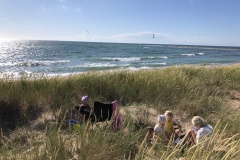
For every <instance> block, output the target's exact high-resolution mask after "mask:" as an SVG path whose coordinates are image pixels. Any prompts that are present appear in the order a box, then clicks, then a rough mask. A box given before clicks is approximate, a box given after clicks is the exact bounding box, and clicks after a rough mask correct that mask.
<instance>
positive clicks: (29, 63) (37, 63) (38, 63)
mask: <svg viewBox="0 0 240 160" xmlns="http://www.w3.org/2000/svg"><path fill="white" fill-rule="evenodd" d="M69 62H70V60H58V61H36V60H32V61H30V60H29V61H26V62H21V63H18V65H19V66H28V67H31V66H50V65H55V64H65V63H69Z"/></svg>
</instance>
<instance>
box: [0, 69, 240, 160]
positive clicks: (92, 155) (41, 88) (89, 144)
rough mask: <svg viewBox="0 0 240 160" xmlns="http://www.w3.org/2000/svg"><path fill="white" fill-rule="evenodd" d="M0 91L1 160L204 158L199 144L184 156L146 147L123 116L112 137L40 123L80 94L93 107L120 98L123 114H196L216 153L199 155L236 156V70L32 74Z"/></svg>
mask: <svg viewBox="0 0 240 160" xmlns="http://www.w3.org/2000/svg"><path fill="white" fill-rule="evenodd" d="M0 89H1V90H0V126H1V127H0V128H2V132H3V136H2V138H1V146H0V159H4V157H7V158H8V159H174V158H178V159H180V158H181V157H184V158H187V159H191V157H194V159H201V158H202V155H203V153H202V152H201V146H200V145H199V146H196V147H190V148H187V149H186V150H185V153H184V154H182V153H181V149H179V148H178V147H176V146H169V147H166V146H164V145H163V144H161V143H156V144H153V145H150V146H149V144H148V140H147V131H146V130H145V129H144V128H140V129H138V130H136V129H134V120H133V118H132V117H131V116H129V115H128V114H126V115H125V116H124V127H123V129H122V130H120V131H118V132H112V131H111V128H110V127H109V126H108V125H106V124H104V125H100V126H99V127H96V126H95V127H94V128H91V126H89V127H87V126H85V127H84V129H80V130H79V131H77V132H75V131H73V130H72V129H71V128H68V127H67V128H64V127H58V128H57V126H59V124H58V125H56V124H52V123H50V122H48V121H45V120H44V118H43V117H44V115H48V114H52V113H57V112H61V113H65V111H66V110H67V109H69V108H71V107H73V106H75V105H76V104H78V103H79V101H80V97H81V96H82V95H88V96H89V97H90V104H91V105H92V104H93V101H95V100H98V101H101V102H111V101H113V100H118V101H119V103H120V106H121V108H123V109H124V108H127V107H128V106H132V105H134V106H146V107H147V108H148V107H149V108H150V107H151V108H154V109H155V110H156V111H157V112H158V114H159V113H164V112H165V110H172V111H173V112H174V113H175V115H176V117H180V118H181V117H183V115H184V119H185V120H190V119H191V118H192V117H193V116H195V115H199V116H202V117H203V118H205V119H206V120H207V121H208V122H209V123H210V124H211V125H213V126H216V127H215V130H216V132H215V135H214V136H212V137H213V140H212V141H217V144H216V145H215V146H214V147H215V148H216V149H215V150H212V149H209V150H207V151H205V153H204V156H205V157H206V159H208V157H209V159H214V158H215V159H216V157H221V158H222V159H239V157H240V154H239V151H238V150H239V149H238V148H239V147H240V144H239V138H240V136H239V135H238V133H239V132H240V126H239V123H240V66H238V65H234V66H218V67H197V66H180V67H168V68H164V69H145V70H138V71H130V70H117V71H102V72H87V73H82V74H78V75H76V74H75V75H74V74H73V75H69V76H66V77H61V76H57V77H51V78H49V77H45V76H42V77H35V76H34V75H32V76H30V77H22V78H20V79H17V80H13V79H11V78H10V77H6V78H5V79H1V80H0ZM40 117H42V119H41V118H40ZM148 125H151V124H148ZM60 126H61V125H60ZM217 149H219V151H217ZM206 152H207V153H206Z"/></svg>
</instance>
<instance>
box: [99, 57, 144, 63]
mask: <svg viewBox="0 0 240 160" xmlns="http://www.w3.org/2000/svg"><path fill="white" fill-rule="evenodd" d="M101 59H102V60H108V61H121V62H129V61H139V60H141V58H139V57H129V58H101Z"/></svg>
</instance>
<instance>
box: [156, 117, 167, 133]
mask: <svg viewBox="0 0 240 160" xmlns="http://www.w3.org/2000/svg"><path fill="white" fill-rule="evenodd" d="M165 123H166V117H165V116H164V115H159V116H158V123H157V124H156V125H155V127H154V135H153V137H161V138H163V137H164V138H165V133H164V125H165Z"/></svg>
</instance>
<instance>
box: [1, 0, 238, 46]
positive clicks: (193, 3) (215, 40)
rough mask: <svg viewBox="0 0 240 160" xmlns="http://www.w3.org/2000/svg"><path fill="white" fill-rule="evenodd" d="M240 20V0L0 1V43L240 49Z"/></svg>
mask: <svg viewBox="0 0 240 160" xmlns="http://www.w3.org/2000/svg"><path fill="white" fill-rule="evenodd" d="M239 16H240V0H0V40H11V39H20V40H21V39H24V40H64V41H88V42H116V43H151V44H185V45H216V46H240V18H239ZM153 34H154V35H155V37H154V38H153Z"/></svg>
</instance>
